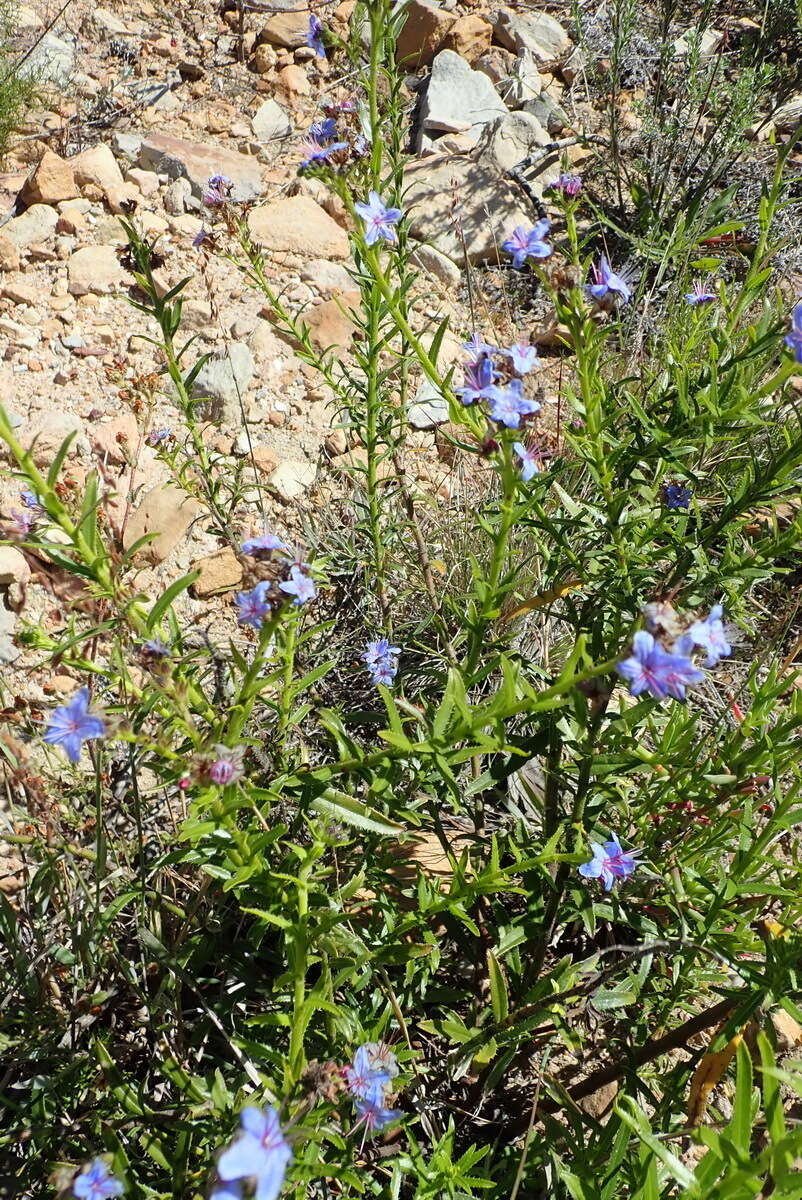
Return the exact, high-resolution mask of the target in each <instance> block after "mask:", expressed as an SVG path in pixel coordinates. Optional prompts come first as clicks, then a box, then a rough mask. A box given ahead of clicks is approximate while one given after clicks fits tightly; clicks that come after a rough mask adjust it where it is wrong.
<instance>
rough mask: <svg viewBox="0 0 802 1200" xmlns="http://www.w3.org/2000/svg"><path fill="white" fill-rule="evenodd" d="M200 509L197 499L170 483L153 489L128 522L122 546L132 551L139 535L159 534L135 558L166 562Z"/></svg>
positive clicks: (141, 536)
mask: <svg viewBox="0 0 802 1200" xmlns="http://www.w3.org/2000/svg"><path fill="white" fill-rule="evenodd" d="M200 512H201V506H200V505H199V504H198V503H197V501H195V500H193V499H192V498H191V497H190V496H188V495H187V494H186V492H183V491H182V490H181V489H180V488H178V487H175V486H174V485H173V484H171V483H168V484H164V485H162V486H159V487H154V488H151V489H150V491H149V492H148V493H147V495H146V496H145V497H144V499H143V500H142V501H141V503H140V504H139V506H138V508H137V509H136V511H135V512H134V513H133V514H132V516H131V517H130V519H129V520H128V522H127V523H126V526H125V530H124V532H123V545H124V547H125V549H126V550H129V549H130V548H131V546H133V545H134V544H135V543H136V542H138V541H139V540H140V538H143V537H146V536H147V535H148V534H156V537H155V538H154V539H153V540H152V541H150V542H148V544H147V545H146V546H143V547H142V548H141V549H140V550H138V551H137V554H136V557H138V558H139V557H142V558H144V559H147V560H148V561H150V562H153V563H160V562H164V560H165V558H167V556H168V555H169V554H171V553H172V551H173V550H174V549H175V547H176V546H177V545H178V543H179V542H180V541H181V539H182V538H183V536H184V534H185V533H186V532H187V530H188V529H189V527H190V525H191V524H192V521H193V520H194V519H195V517H196V516H198V514H199V513H200Z"/></svg>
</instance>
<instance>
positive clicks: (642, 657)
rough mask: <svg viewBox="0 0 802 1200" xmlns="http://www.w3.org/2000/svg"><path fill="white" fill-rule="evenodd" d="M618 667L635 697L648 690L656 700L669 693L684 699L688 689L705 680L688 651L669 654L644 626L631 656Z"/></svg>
mask: <svg viewBox="0 0 802 1200" xmlns="http://www.w3.org/2000/svg"><path fill="white" fill-rule="evenodd" d="M616 670H617V671H618V674H619V675H621V676H622V678H624V679H627V680H629V690H630V692H631V693H632V695H633V696H640V694H641V693H642V692H647V691H648V692H650V693H651V694H652V696H654V697H655V699H656V700H664V699H665V697H666V696H673V697H674V699H675V700H684V699H685V688H686V687H689V686H690V685H691V684H694V683H699V682H700V681H701V680H702V679H704V673H703V672H702V671H700V670H699V669H698V668H697V667H695V666H694V665H693V663H692V662H691V660H690V658H688V656H687V654H674V653H669V651H667V650H664V649H663V647H662V646H661V645H660V643H659V642H657V641H655V639H654V637H653V636H652V634H651V633H647V632H646V630H645V629H639V630H638V632H637V633H636V634H635V636H634V638H633V639H632V654H631V656H630V657H629V658H625V659H624V660H623V662H620V663H618V665H617V666H616Z"/></svg>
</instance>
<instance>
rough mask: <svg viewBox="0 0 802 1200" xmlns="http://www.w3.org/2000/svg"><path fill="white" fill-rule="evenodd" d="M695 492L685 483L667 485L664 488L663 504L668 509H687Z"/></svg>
mask: <svg viewBox="0 0 802 1200" xmlns="http://www.w3.org/2000/svg"><path fill="white" fill-rule="evenodd" d="M692 499H693V492H692V491H691V489H690V488H689V487H685V485H684V484H683V483H667V484H665V486H664V487H663V502H664V504H665V506H666V508H687V507H688V505H689V504H690V502H691V500H692Z"/></svg>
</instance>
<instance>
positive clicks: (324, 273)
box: [301, 258, 354, 294]
mask: <svg viewBox="0 0 802 1200" xmlns="http://www.w3.org/2000/svg"><path fill="white" fill-rule="evenodd" d="M301 279H303V280H305V281H306V282H307V283H312V284H314V285H315V287H316V288H317V290H318V291H319V292H322V293H324V294H333V293H335V292H348V291H351V290H352V289H353V286H354V281H353V279H352V278H351V276H350V275H349V274H348V271H347V270H346V268H345V267H343V266H341V264H340V263H333V262H328V261H327V260H326V259H325V258H313V259H312V261H311V262H308V263H304V264H303V266H302V267H301Z"/></svg>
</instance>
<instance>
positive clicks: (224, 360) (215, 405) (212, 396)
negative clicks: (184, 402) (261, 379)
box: [193, 342, 254, 426]
mask: <svg viewBox="0 0 802 1200" xmlns="http://www.w3.org/2000/svg"><path fill="white" fill-rule="evenodd" d="M253 371H254V364H253V355H252V354H251V352H250V350H249V349H248V347H247V346H246V345H245V343H244V342H232V343H231V344H230V345H229V346H226V347H225V349H224V350H223V352H222V354H221V356H220V357H216V358H210V359H209V361H208V362H207V363H205V364H204V366H203V367H202V368H201V370H200V371H199V372H198V376H197V379H196V380H195V383H194V385H193V392H194V394H195V395H196V396H205V397H207V398H208V399H209V400H210V401H211V411H210V413H209V416H210V418H211V419H212V420H213V421H220V422H222V423H223V424H224V425H237V426H238V425H241V424H242V407H241V406H244V405H245V394H246V392H247V390H248V388H249V387H250V385H251V380H252V379H253Z"/></svg>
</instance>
